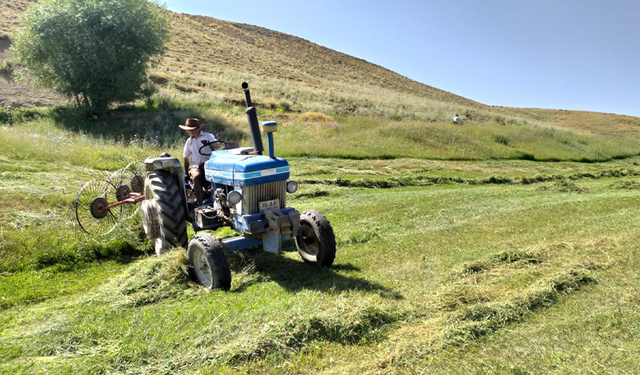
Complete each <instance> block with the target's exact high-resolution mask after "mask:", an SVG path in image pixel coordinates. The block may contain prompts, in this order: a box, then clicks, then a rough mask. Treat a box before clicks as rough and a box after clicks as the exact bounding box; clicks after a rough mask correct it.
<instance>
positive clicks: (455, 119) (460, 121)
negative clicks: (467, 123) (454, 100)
mask: <svg viewBox="0 0 640 375" xmlns="http://www.w3.org/2000/svg"><path fill="white" fill-rule="evenodd" d="M453 123H454V124H461V123H462V120H460V116H458V114H457V113H456V115H455V116H454V117H453Z"/></svg>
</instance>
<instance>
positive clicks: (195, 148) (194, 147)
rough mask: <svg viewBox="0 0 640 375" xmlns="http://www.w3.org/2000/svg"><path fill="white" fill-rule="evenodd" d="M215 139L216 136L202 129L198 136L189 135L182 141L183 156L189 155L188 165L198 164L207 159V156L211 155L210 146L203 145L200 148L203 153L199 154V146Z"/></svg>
mask: <svg viewBox="0 0 640 375" xmlns="http://www.w3.org/2000/svg"><path fill="white" fill-rule="evenodd" d="M215 141H216V137H214V136H213V134H211V133H207V132H202V131H201V132H200V136H198V138H194V137H189V139H187V141H186V142H185V143H184V152H183V156H184V157H185V158H189V157H191V164H190V166H199V165H200V164H203V163H204V162H206V161H207V160H209V157H211V147H205V148H203V149H202V153H203V154H204V155H201V154H200V151H199V150H200V147H202V146H204V145H206V144H207V143H211V142H215Z"/></svg>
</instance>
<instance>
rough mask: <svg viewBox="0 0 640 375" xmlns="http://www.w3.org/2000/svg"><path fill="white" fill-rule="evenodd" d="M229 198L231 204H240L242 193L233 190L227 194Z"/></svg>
mask: <svg viewBox="0 0 640 375" xmlns="http://www.w3.org/2000/svg"><path fill="white" fill-rule="evenodd" d="M227 200H229V202H231V204H238V203H240V201H241V200H242V194H241V193H240V192H239V191H237V190H232V191H230V192H229V194H227Z"/></svg>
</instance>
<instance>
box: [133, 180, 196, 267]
mask: <svg viewBox="0 0 640 375" xmlns="http://www.w3.org/2000/svg"><path fill="white" fill-rule="evenodd" d="M178 183H179V182H178V181H176V179H175V177H174V176H173V175H172V174H171V173H170V172H168V171H165V170H157V171H153V172H149V174H148V175H147V179H146V181H145V186H144V195H145V200H144V202H143V203H142V207H141V211H142V225H143V227H144V231H145V233H146V234H147V237H149V239H150V240H151V241H153V248H154V250H155V251H156V254H158V255H161V254H163V253H165V252H166V251H167V250H169V249H170V248H171V247H173V246H182V247H185V248H186V247H187V240H188V237H187V221H186V213H185V204H184V202H183V200H184V194H183V193H182V191H181V190H180V186H179V185H178Z"/></svg>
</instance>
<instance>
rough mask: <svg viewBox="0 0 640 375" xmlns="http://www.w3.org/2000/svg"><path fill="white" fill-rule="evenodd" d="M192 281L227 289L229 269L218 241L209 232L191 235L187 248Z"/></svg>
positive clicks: (229, 285) (229, 283) (229, 278)
mask: <svg viewBox="0 0 640 375" xmlns="http://www.w3.org/2000/svg"><path fill="white" fill-rule="evenodd" d="M187 254H188V256H189V274H190V276H191V279H193V281H195V282H197V283H198V284H201V285H204V286H205V287H207V288H211V289H222V290H229V289H230V288H231V270H230V268H229V262H227V255H226V254H225V252H224V248H223V247H222V244H221V243H220V241H219V240H218V239H217V238H215V237H213V236H212V235H210V234H209V233H199V234H196V235H195V236H193V238H192V239H191V241H190V242H189V248H188V249H187Z"/></svg>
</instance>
